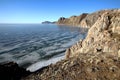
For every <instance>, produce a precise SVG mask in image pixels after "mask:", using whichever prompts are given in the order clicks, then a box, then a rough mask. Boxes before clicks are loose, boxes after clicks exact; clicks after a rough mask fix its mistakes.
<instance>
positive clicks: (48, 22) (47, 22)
mask: <svg viewBox="0 0 120 80" xmlns="http://www.w3.org/2000/svg"><path fill="white" fill-rule="evenodd" d="M55 23H56V22H55V21H54V22H50V21H44V22H42V24H55Z"/></svg>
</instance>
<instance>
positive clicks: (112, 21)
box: [66, 9, 120, 57]
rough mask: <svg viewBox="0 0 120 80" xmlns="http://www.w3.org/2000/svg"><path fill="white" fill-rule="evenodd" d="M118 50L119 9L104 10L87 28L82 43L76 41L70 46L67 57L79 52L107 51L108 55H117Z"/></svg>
mask: <svg viewBox="0 0 120 80" xmlns="http://www.w3.org/2000/svg"><path fill="white" fill-rule="evenodd" d="M79 43H80V44H79ZM119 50H120V10H119V9H114V10H105V11H103V12H102V15H101V16H99V18H98V19H97V20H96V22H95V23H94V25H92V27H91V28H90V29H89V31H88V35H87V37H86V38H85V39H84V40H83V41H82V43H81V42H78V45H76V44H75V45H73V46H72V47H71V48H70V51H69V57H73V56H78V55H79V54H80V53H96V52H104V53H108V52H109V53H110V55H113V56H117V55H118V51H119ZM66 55H67V52H66ZM67 57H68V56H67Z"/></svg>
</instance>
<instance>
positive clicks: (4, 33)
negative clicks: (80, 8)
mask: <svg viewBox="0 0 120 80" xmlns="http://www.w3.org/2000/svg"><path fill="white" fill-rule="evenodd" d="M85 31H87V30H85V29H81V28H75V27H67V26H57V25H42V24H0V62H6V61H15V62H17V63H18V64H19V65H20V66H22V67H25V68H27V69H28V70H31V71H35V70H37V69H39V68H40V67H42V66H46V65H48V64H50V63H54V62H56V61H58V60H61V59H63V58H64V54H65V50H66V49H67V48H69V47H70V46H71V45H73V44H75V43H76V42H77V41H79V40H80V39H83V38H85V36H86V32H85Z"/></svg>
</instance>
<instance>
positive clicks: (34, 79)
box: [22, 9, 120, 80]
mask: <svg viewBox="0 0 120 80" xmlns="http://www.w3.org/2000/svg"><path fill="white" fill-rule="evenodd" d="M79 17H80V19H78V16H72V17H71V18H67V19H66V18H64V17H62V18H60V19H59V20H58V24H63V25H64V24H65V25H73V26H83V27H84V26H86V27H87V28H90V29H89V31H88V35H87V37H86V38H85V39H84V40H80V41H79V42H78V43H76V44H75V45H73V46H71V47H70V48H69V49H67V50H66V58H65V59H64V60H62V61H59V62H57V63H56V64H51V65H49V66H47V67H44V68H42V69H40V70H39V71H37V72H35V73H33V74H31V75H29V76H27V77H25V78H23V79H22V80H119V79H120V9H112V10H102V11H98V12H95V13H92V14H82V16H79ZM77 21H78V22H77ZM74 23H75V24H74ZM83 23H84V24H83Z"/></svg>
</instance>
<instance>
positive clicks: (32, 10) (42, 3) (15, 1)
mask: <svg viewBox="0 0 120 80" xmlns="http://www.w3.org/2000/svg"><path fill="white" fill-rule="evenodd" d="M111 8H120V0H0V23H40V22H42V21H46V20H49V21H56V20H58V19H59V17H62V16H64V17H70V16H72V15H80V14H81V13H91V12H94V11H97V10H102V9H111Z"/></svg>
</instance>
